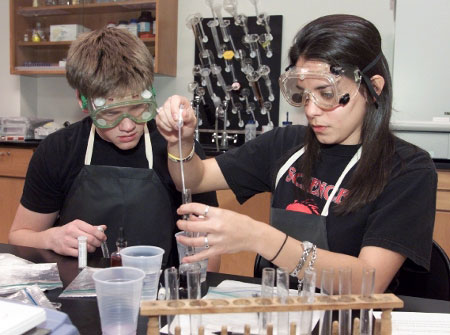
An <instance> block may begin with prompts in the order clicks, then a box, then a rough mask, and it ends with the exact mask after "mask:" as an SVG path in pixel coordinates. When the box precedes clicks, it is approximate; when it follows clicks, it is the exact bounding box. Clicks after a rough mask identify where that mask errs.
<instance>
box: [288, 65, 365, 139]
mask: <svg viewBox="0 0 450 335" xmlns="http://www.w3.org/2000/svg"><path fill="white" fill-rule="evenodd" d="M321 64H323V62H320V61H314V60H304V59H303V58H299V60H298V61H297V63H296V66H297V67H302V68H311V69H312V70H313V69H315V68H317V67H318V66H320V65H321ZM342 80H348V81H349V82H351V79H349V78H347V77H344V78H342ZM298 85H301V86H302V87H303V88H304V89H307V90H308V91H311V92H315V91H317V90H318V89H323V87H321V85H322V82H320V81H317V80H315V79H308V80H302V81H300V82H299V83H298ZM317 86H320V87H317ZM304 109H305V115H306V117H307V119H308V122H309V126H310V127H311V128H312V130H313V131H314V133H315V135H316V137H317V139H318V141H319V142H320V143H322V144H344V145H353V144H359V143H361V128H362V124H363V120H364V115H365V113H366V98H365V97H364V96H363V95H361V93H360V92H359V91H358V92H357V93H356V94H354V95H352V97H351V98H350V101H349V102H348V103H347V104H346V105H344V106H342V105H339V106H337V107H335V108H333V109H326V110H325V109H322V108H320V107H318V106H317V105H316V104H315V103H314V102H313V101H312V99H308V101H306V103H305V107H304Z"/></svg>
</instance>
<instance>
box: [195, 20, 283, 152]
mask: <svg viewBox="0 0 450 335" xmlns="http://www.w3.org/2000/svg"><path fill="white" fill-rule="evenodd" d="M194 16H195V18H194V19H193V18H192V17H193V16H190V17H188V18H187V20H186V22H187V26H188V28H190V29H191V30H192V32H193V33H194V35H196V37H195V41H196V47H195V64H194V66H193V70H192V72H193V82H190V83H189V84H188V88H189V91H190V92H192V93H193V99H192V103H193V106H194V108H196V110H197V112H198V116H199V126H198V128H199V129H198V132H197V138H198V140H199V141H200V143H201V144H202V145H203V146H204V147H205V148H206V149H208V148H210V149H215V150H217V151H224V150H227V149H228V148H230V147H233V146H239V145H241V144H243V143H244V142H245V125H246V124H247V122H248V121H249V120H254V121H256V122H255V123H256V125H257V127H256V129H257V132H258V133H260V132H261V131H264V130H265V129H266V128H267V127H266V126H267V125H270V124H271V125H272V126H274V125H277V124H278V115H279V101H280V91H279V89H278V78H279V76H280V67H281V40H282V25H283V17H282V16H281V15H274V16H270V17H269V20H268V26H266V25H265V24H264V23H265V21H264V20H261V16H260V17H259V19H258V22H257V17H256V16H249V17H246V19H247V20H246V22H247V23H246V25H245V28H244V27H243V25H242V24H241V25H236V24H235V18H233V17H224V18H223V21H222V22H227V21H228V22H229V25H228V26H227V31H228V33H229V36H230V38H228V41H224V40H227V38H226V37H225V38H224V36H225V35H226V34H227V32H225V33H224V32H223V29H222V27H221V25H220V24H219V22H218V21H219V20H216V21H214V19H213V18H211V17H210V18H201V17H199V16H198V14H196V15H194ZM189 18H190V20H189ZM266 18H267V17H263V19H266ZM220 19H221V20H222V18H220ZM189 22H196V23H197V25H195V24H194V25H190V24H189ZM214 22H217V23H216V25H214ZM212 26H214V27H212ZM214 30H215V31H216V32H217V34H215V33H214ZM268 31H269V32H270V35H271V36H272V37H271V40H270V37H268V33H267V32H268ZM214 35H216V37H217V39H216V37H215V36H214ZM255 39H256V42H254V40H255ZM266 39H269V43H267V41H266ZM206 40H207V41H206ZM205 41H206V42H205ZM258 53H259V55H258ZM219 67H220V68H219ZM202 71H203V72H202ZM208 78H209V79H208ZM223 85H226V86H228V88H227V90H226V91H225V90H224V89H223V88H222V87H223ZM208 86H209V87H208ZM196 87H197V90H196V89H195V88H196ZM198 88H200V91H201V92H202V93H204V95H203V96H199V95H198V94H196V93H197V92H198ZM202 88H203V89H202ZM211 91H212V92H213V94H212V95H213V96H212V95H211V94H210V93H211ZM218 106H219V108H217V107H218ZM225 121H226V123H225ZM263 127H264V128H263Z"/></svg>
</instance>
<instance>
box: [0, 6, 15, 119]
mask: <svg viewBox="0 0 450 335" xmlns="http://www.w3.org/2000/svg"><path fill="white" fill-rule="evenodd" d="M0 17H1V20H0V37H1V39H0V40H2V41H3V43H4V44H3V48H0V65H1V66H0V101H1V103H2V108H1V109H0V116H19V115H20V78H19V77H18V76H13V75H10V74H9V1H5V0H3V1H0Z"/></svg>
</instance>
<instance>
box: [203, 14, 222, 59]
mask: <svg viewBox="0 0 450 335" xmlns="http://www.w3.org/2000/svg"><path fill="white" fill-rule="evenodd" d="M207 25H208V27H209V28H210V29H211V33H212V36H213V40H214V46H215V47H216V51H217V57H219V58H222V57H223V52H222V46H221V44H220V40H219V34H218V33H217V26H218V25H219V24H218V22H217V21H216V20H210V21H208V23H207Z"/></svg>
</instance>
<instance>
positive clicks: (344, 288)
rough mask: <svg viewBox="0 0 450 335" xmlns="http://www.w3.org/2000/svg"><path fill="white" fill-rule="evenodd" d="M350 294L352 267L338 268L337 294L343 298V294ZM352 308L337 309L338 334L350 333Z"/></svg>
mask: <svg viewBox="0 0 450 335" xmlns="http://www.w3.org/2000/svg"><path fill="white" fill-rule="evenodd" d="M350 294H352V269H351V268H349V267H346V268H342V269H339V295H340V296H341V299H345V297H343V296H345V295H350ZM351 330H352V310H351V309H340V310H339V335H351Z"/></svg>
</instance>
